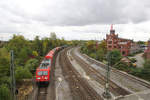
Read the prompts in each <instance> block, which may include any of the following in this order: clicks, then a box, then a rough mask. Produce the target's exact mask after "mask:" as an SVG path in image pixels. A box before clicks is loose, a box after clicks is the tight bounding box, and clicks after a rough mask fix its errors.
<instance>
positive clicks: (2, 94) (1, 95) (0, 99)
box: [0, 84, 10, 100]
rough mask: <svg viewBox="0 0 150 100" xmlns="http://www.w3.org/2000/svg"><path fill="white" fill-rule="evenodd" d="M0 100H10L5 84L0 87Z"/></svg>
mask: <svg viewBox="0 0 150 100" xmlns="http://www.w3.org/2000/svg"><path fill="white" fill-rule="evenodd" d="M0 100H10V90H9V88H8V86H7V85H6V84H2V85H0Z"/></svg>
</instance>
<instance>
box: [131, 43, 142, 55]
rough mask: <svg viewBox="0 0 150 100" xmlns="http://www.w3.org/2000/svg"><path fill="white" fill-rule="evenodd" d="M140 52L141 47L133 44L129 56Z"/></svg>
mask: <svg viewBox="0 0 150 100" xmlns="http://www.w3.org/2000/svg"><path fill="white" fill-rule="evenodd" d="M140 50H142V48H141V46H140V45H139V44H137V43H135V42H132V43H131V48H130V54H133V53H137V52H139V51H140Z"/></svg>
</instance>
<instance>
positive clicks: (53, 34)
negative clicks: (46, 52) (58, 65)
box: [50, 32, 57, 40]
mask: <svg viewBox="0 0 150 100" xmlns="http://www.w3.org/2000/svg"><path fill="white" fill-rule="evenodd" d="M50 39H52V40H56V39H57V36H56V33H55V32H51V33H50Z"/></svg>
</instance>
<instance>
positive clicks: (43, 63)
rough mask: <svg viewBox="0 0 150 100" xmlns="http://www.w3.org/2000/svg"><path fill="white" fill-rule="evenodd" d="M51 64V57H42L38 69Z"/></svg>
mask: <svg viewBox="0 0 150 100" xmlns="http://www.w3.org/2000/svg"><path fill="white" fill-rule="evenodd" d="M50 65H51V59H44V60H43V61H42V63H41V64H40V69H47V67H48V66H50Z"/></svg>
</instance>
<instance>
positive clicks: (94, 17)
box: [0, 0, 150, 40]
mask: <svg viewBox="0 0 150 100" xmlns="http://www.w3.org/2000/svg"><path fill="white" fill-rule="evenodd" d="M149 11H150V1H149V0H1V1H0V37H3V39H5V38H8V37H7V36H8V35H6V34H14V33H17V34H23V35H24V36H26V37H27V38H34V36H35V35H39V36H41V37H42V36H49V33H50V32H52V31H55V32H56V33H57V34H58V35H59V36H60V37H65V38H66V39H79V38H80V39H93V38H94V37H97V36H99V37H100V38H101V39H102V38H105V35H106V33H108V32H109V27H110V24H115V29H116V32H117V33H118V34H119V35H120V36H121V37H125V38H132V39H135V40H147V39H148V38H150V35H149V33H150V29H149V26H150V12H149ZM91 33H93V36H91ZM135 34H136V35H135ZM30 35H31V36H30ZM85 35H86V36H85ZM148 35H149V36H148ZM9 36H10V35H9Z"/></svg>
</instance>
